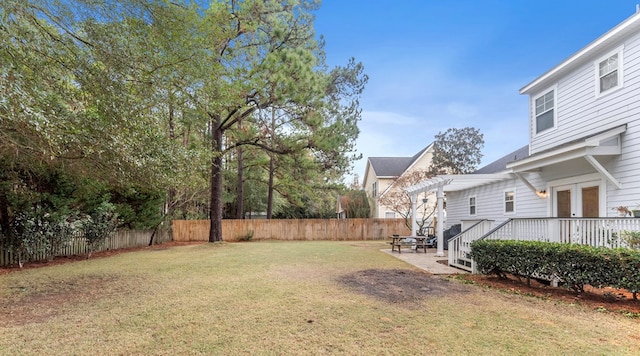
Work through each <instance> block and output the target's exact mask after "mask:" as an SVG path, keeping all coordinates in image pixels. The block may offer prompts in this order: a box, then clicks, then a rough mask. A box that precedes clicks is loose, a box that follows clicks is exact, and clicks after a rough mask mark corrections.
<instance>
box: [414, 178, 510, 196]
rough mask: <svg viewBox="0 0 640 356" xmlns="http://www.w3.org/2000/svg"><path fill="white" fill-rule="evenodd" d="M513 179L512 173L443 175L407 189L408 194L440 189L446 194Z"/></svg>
mask: <svg viewBox="0 0 640 356" xmlns="http://www.w3.org/2000/svg"><path fill="white" fill-rule="evenodd" d="M512 178H514V175H513V174H511V173H495V174H451V175H441V176H437V177H433V178H430V179H427V180H425V181H423V182H420V183H418V184H416V185H413V186H411V187H409V188H407V192H409V194H419V193H422V192H428V191H432V190H437V189H439V188H443V191H445V192H455V191H458V190H465V189H469V188H473V187H477V186H480V185H485V184H490V183H494V182H499V181H502V180H507V179H512Z"/></svg>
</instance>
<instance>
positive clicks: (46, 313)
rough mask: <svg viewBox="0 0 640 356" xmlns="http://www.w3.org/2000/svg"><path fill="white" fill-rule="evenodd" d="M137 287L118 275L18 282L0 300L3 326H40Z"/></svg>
mask: <svg viewBox="0 0 640 356" xmlns="http://www.w3.org/2000/svg"><path fill="white" fill-rule="evenodd" d="M137 284H138V283H137V282H136V281H133V280H131V278H126V279H123V278H122V277H120V276H117V275H83V276H74V277H70V278H68V279H65V280H56V281H50V282H47V283H44V284H38V285H32V284H28V283H22V282H21V281H17V282H16V283H15V284H12V285H7V288H9V289H10V290H11V293H10V294H9V295H8V296H6V297H5V298H3V299H2V300H0V325H6V326H13V325H24V324H31V323H41V322H45V321H47V320H48V319H49V318H52V317H54V316H57V315H59V314H61V313H64V309H65V307H67V306H70V305H78V304H79V303H82V302H85V301H89V300H96V299H102V298H107V297H109V296H111V295H115V294H119V293H127V292H129V291H130V290H132V289H133V288H135V286H136V285H137Z"/></svg>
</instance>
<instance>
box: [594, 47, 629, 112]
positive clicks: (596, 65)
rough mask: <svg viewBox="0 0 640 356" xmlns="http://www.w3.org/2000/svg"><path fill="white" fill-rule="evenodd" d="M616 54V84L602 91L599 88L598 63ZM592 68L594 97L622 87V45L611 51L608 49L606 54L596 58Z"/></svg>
mask: <svg viewBox="0 0 640 356" xmlns="http://www.w3.org/2000/svg"><path fill="white" fill-rule="evenodd" d="M616 54H617V55H618V68H617V69H616V70H617V72H618V73H617V77H618V85H616V86H615V87H613V88H610V89H608V90H607V91H604V92H602V91H601V90H600V63H602V62H603V61H605V60H607V59H609V58H611V57H613V56H615V55H616ZM593 66H594V67H595V68H594V73H595V81H596V83H595V84H596V85H595V91H596V99H597V98H600V97H603V96H606V95H609V94H611V93H613V92H616V91H618V90H620V89H622V88H623V87H624V45H622V46H620V47H618V48H616V49H614V50H613V51H610V52H609V53H607V54H606V55H604V56H602V57H600V58H598V59H597V60H595V61H594V63H593Z"/></svg>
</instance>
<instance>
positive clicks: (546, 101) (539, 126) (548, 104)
mask: <svg viewBox="0 0 640 356" xmlns="http://www.w3.org/2000/svg"><path fill="white" fill-rule="evenodd" d="M555 102H556V91H555V89H553V90H551V91H549V92H547V93H545V94H543V95H540V96H539V97H537V98H536V99H535V100H534V103H535V107H536V133H540V132H542V131H544V130H548V129H550V128H552V127H554V126H555V122H556V119H555Z"/></svg>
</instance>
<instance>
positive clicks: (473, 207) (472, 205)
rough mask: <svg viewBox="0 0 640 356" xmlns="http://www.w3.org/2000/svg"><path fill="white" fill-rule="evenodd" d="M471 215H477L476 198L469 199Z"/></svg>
mask: <svg viewBox="0 0 640 356" xmlns="http://www.w3.org/2000/svg"><path fill="white" fill-rule="evenodd" d="M469 215H476V197H470V198H469Z"/></svg>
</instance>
